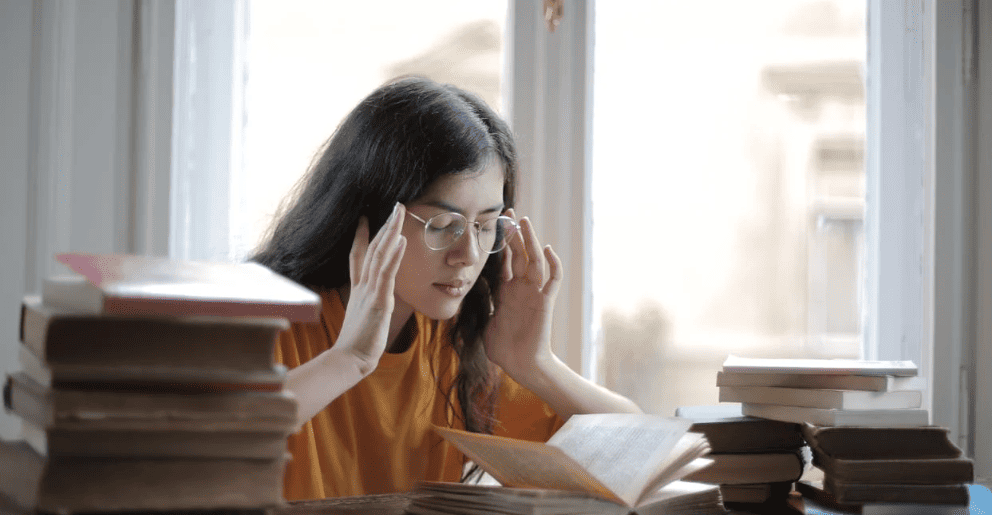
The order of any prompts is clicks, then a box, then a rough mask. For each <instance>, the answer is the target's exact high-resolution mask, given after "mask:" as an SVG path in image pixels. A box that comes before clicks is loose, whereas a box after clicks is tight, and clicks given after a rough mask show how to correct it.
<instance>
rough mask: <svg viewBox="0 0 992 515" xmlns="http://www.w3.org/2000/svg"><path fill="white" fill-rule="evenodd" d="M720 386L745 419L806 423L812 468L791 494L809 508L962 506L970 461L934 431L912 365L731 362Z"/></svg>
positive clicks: (720, 378)
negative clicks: (814, 505) (810, 502)
mask: <svg viewBox="0 0 992 515" xmlns="http://www.w3.org/2000/svg"><path fill="white" fill-rule="evenodd" d="M717 385H718V387H719V390H720V400H721V401H727V402H740V403H742V410H741V411H742V413H743V414H745V415H750V416H754V417H761V418H767V419H771V420H778V421H784V422H791V423H799V424H802V433H803V436H804V439H805V441H806V443H807V445H808V446H809V448H810V451H811V455H812V462H813V465H814V467H813V468H812V469H811V470H810V474H807V475H806V476H804V477H803V478H802V480H800V481H799V482H797V483H796V489H797V490H798V491H800V493H802V494H803V495H804V496H806V497H810V498H812V499H813V500H814V501H817V502H820V503H821V504H825V505H830V506H832V507H834V508H837V509H841V510H844V511H855V512H863V508H864V507H866V506H871V507H873V508H874V507H878V506H882V505H887V504H900V505H904V506H909V505H910V504H913V503H926V504H930V505H948V506H961V505H966V504H968V488H967V485H966V483H969V482H971V481H972V480H973V469H972V463H971V460H969V459H967V458H963V457H962V456H961V451H960V449H958V448H957V447H956V446H955V445H953V443H951V442H950V440H949V439H948V437H947V429H946V428H942V427H939V426H934V425H931V424H930V420H929V419H930V417H929V413H928V411H927V410H926V409H924V408H922V407H921V406H922V402H923V394H924V391H925V390H926V388H925V386H926V385H925V384H924V382H923V378H921V377H918V376H917V367H916V365H915V364H914V363H912V362H910V361H868V360H853V359H753V358H750V359H749V358H741V357H736V356H730V357H728V358H727V360H726V361H725V362H724V365H723V370H722V371H720V372H719V373H718V376H717Z"/></svg>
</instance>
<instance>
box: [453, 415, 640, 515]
mask: <svg viewBox="0 0 992 515" xmlns="http://www.w3.org/2000/svg"><path fill="white" fill-rule="evenodd" d="M434 430H435V431H437V432H438V434H440V435H441V436H442V437H444V439H445V440H447V441H449V442H451V443H452V444H453V445H454V446H455V447H457V448H458V450H460V451H462V453H464V454H465V455H466V456H468V457H469V459H471V460H472V461H474V462H475V463H476V464H477V465H479V467H480V468H481V469H482V470H485V471H486V472H488V473H489V475H491V476H493V477H494V478H495V479H496V480H497V481H499V482H500V484H502V485H503V486H508V487H517V488H548V489H553V490H567V491H572V492H583V493H588V494H590V495H594V496H597V497H602V498H604V499H609V500H612V501H616V502H623V500H622V499H621V498H620V497H618V496H617V495H616V494H615V493H613V492H612V491H610V489H609V488H607V487H606V486H605V485H603V484H602V483H601V482H600V481H598V480H597V479H596V478H595V477H593V476H592V475H590V474H589V473H588V472H586V471H585V470H584V469H583V468H582V466H581V465H579V464H578V463H576V462H575V461H574V460H573V459H571V458H570V457H569V456H568V455H566V454H565V453H563V452H562V451H561V450H560V449H557V448H554V447H551V446H548V445H545V444H543V443H540V442H530V441H526V440H516V439H513V438H503V437H499V436H493V435H484V434H479V433H470V432H467V431H461V430H458V429H451V428H446V427H440V426H434Z"/></svg>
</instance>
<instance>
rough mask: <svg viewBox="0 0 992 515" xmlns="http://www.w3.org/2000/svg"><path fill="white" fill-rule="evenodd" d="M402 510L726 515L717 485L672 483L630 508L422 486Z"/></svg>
mask: <svg viewBox="0 0 992 515" xmlns="http://www.w3.org/2000/svg"><path fill="white" fill-rule="evenodd" d="M414 494H415V495H414V497H413V499H412V500H411V502H410V504H409V505H408V506H407V507H406V510H407V512H408V513H412V514H414V515H448V514H456V513H457V514H480V515H481V514H488V513H499V514H502V515H515V514H521V515H522V514H549V515H550V514H590V515H592V514H597V515H598V514H603V515H628V514H636V515H654V514H657V515H663V514H680V513H686V514H688V513H692V514H699V515H707V514H714V515H716V514H724V513H727V511H726V509H725V508H724V507H723V504H722V503H721V501H720V491H719V489H718V488H717V487H716V486H712V485H703V484H700V483H691V482H686V481H674V482H672V483H669V484H667V485H665V487H663V488H661V489H660V490H658V491H656V492H654V493H652V494H651V495H650V496H649V497H647V498H645V499H644V500H642V504H641V505H640V506H638V507H633V508H632V507H628V506H624V505H622V504H619V503H615V502H610V501H607V500H604V499H602V498H598V497H594V496H589V495H587V494H583V493H581V492H572V491H565V490H553V489H536V488H513V487H501V486H492V485H472V484H463V483H439V482H423V483H419V484H417V486H416V487H415V488H414Z"/></svg>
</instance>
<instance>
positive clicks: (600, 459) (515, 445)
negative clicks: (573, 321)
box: [435, 414, 723, 513]
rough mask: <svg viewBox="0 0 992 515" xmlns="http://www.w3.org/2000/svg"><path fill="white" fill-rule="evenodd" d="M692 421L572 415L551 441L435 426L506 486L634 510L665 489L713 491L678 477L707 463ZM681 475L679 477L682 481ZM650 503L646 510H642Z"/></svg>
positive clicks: (715, 501) (661, 496) (717, 508)
mask: <svg viewBox="0 0 992 515" xmlns="http://www.w3.org/2000/svg"><path fill="white" fill-rule="evenodd" d="M690 425H691V422H690V421H688V420H684V419H679V418H670V417H661V416H656V415H637V414H599V415H574V416H572V417H571V418H570V419H569V420H568V421H567V422H566V423H565V425H564V426H562V427H561V429H559V430H558V432H556V433H555V434H554V435H553V436H552V437H551V439H550V440H548V442H547V443H540V442H530V441H524V440H516V439H512V438H503V437H498V436H492V435H483V434H477V433H469V432H465V431H460V430H456V429H450V428H443V427H437V426H435V430H436V431H437V432H438V433H439V434H441V436H443V437H444V438H445V439H446V440H448V441H449V442H451V443H452V444H453V445H455V446H456V447H457V448H458V449H459V450H461V451H462V452H463V453H464V454H465V455H466V456H468V457H469V458H470V459H471V460H473V461H474V462H475V463H476V464H478V465H479V467H480V468H482V469H483V470H485V471H486V472H488V473H489V474H490V475H491V476H493V478H495V479H496V480H497V481H499V482H500V484H502V485H503V486H504V487H510V488H520V489H544V490H553V491H563V492H573V493H579V494H582V495H583V496H587V497H595V498H599V499H602V500H606V501H611V502H612V503H614V504H617V505H620V506H622V507H625V508H627V511H630V510H635V509H636V510H637V512H638V513H642V511H641V508H647V505H649V504H651V503H653V502H655V501H664V500H667V502H673V500H672V498H673V497H679V496H678V495H674V496H673V495H666V492H665V491H664V490H663V489H664V488H665V487H666V486H668V487H669V488H668V489H667V490H668V491H672V492H675V491H684V492H685V493H686V495H697V496H698V495H702V496H703V497H706V496H707V495H710V496H712V497H711V499H712V501H711V504H710V506H711V507H712V508H713V509H712V510H711V511H713V512H716V513H722V512H723V507H722V504H721V503H720V500H719V496H718V495H717V494H714V493H713V492H708V490H714V491H715V490H716V486H715V485H714V486H713V487H712V488H707V487H700V488H691V487H689V488H686V487H685V485H681V484H675V483H676V482H678V480H679V479H681V478H683V477H685V476H686V475H688V474H690V473H692V472H695V471H697V470H700V469H702V468H704V467H706V466H707V465H709V464H710V460H708V459H706V458H703V456H704V455H706V454H707V453H708V452H709V444H708V442H707V440H706V437H705V436H704V435H702V434H700V433H689V432H688V429H689V426H690ZM679 483H681V482H679ZM645 511H647V510H645Z"/></svg>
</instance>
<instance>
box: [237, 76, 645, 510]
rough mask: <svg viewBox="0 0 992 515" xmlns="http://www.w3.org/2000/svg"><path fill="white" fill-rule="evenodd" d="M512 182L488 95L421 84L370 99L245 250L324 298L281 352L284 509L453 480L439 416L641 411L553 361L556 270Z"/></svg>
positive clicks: (502, 129) (550, 424) (455, 461)
mask: <svg viewBox="0 0 992 515" xmlns="http://www.w3.org/2000/svg"><path fill="white" fill-rule="evenodd" d="M516 173H517V159H516V154H515V149H514V143H513V138H512V135H511V134H510V131H509V128H508V127H507V125H506V124H505V123H504V122H503V121H502V120H500V119H499V118H498V117H497V115H496V114H495V113H494V112H493V111H492V110H491V109H490V108H489V107H488V106H486V105H485V103H483V102H482V101H481V100H480V99H479V98H478V97H476V96H474V95H472V94H470V93H467V92H465V91H462V90H460V89H458V88H455V87H453V86H450V85H444V84H437V83H435V82H432V81H430V80H426V79H420V78H405V79H400V80H396V81H393V82H391V83H388V84H386V85H384V86H382V87H380V88H379V89H377V90H376V91H374V92H373V93H372V94H370V95H369V96H368V97H367V98H366V99H364V100H363V101H362V102H361V103H360V104H359V105H358V106H357V107H355V109H354V110H353V111H352V112H351V113H350V114H349V115H348V116H347V117H346V118H345V120H344V121H343V122H342V124H341V125H340V127H339V128H338V129H337V131H335V133H334V134H333V135H332V136H331V138H330V139H329V140H328V142H327V143H326V144H325V147H324V149H323V151H322V153H321V154H320V155H319V157H318V158H317V159H316V160H315V162H314V163H313V164H312V166H311V169H310V170H309V173H308V174H307V176H306V177H305V178H304V179H303V181H302V182H301V183H300V186H299V191H298V193H297V195H296V197H295V200H294V201H293V203H292V204H290V205H289V206H288V209H287V210H286V211H285V213H284V214H283V215H282V216H281V217H280V219H279V220H278V221H277V223H276V224H275V225H274V228H273V231H272V233H271V235H270V237H269V238H268V240H267V241H266V242H265V243H264V244H263V245H262V247H261V248H260V249H259V251H258V252H257V254H256V255H255V256H254V258H253V259H254V260H255V261H257V262H259V263H262V264H264V265H267V266H268V267H270V268H272V269H273V270H275V271H276V272H279V273H281V274H283V275H285V276H287V277H289V278H291V279H294V280H296V281H297V282H299V283H301V284H303V285H305V286H307V287H310V288H312V289H314V290H315V291H317V292H319V293H320V295H321V299H322V302H323V314H322V319H321V322H320V324H296V325H294V326H293V327H292V328H291V330H290V331H287V332H286V333H284V334H283V335H282V337H281V340H280V342H279V345H278V349H277V359H279V360H280V362H282V363H284V364H285V365H286V366H287V367H289V368H290V371H289V376H288V379H287V388H288V389H289V390H291V391H292V392H293V393H294V394H295V395H296V398H297V400H298V402H299V417H298V420H299V423H300V425H301V426H302V427H301V430H300V431H299V432H298V433H296V434H294V435H292V436H291V437H290V442H289V450H290V452H291V454H292V461H291V462H290V464H289V466H288V468H287V473H286V483H285V496H286V498H287V499H290V500H292V499H314V498H323V497H332V496H344V495H359V494H371V493H385V492H398V491H407V490H410V489H412V487H413V485H414V483H416V482H417V481H420V480H433V481H458V480H459V479H460V478H462V476H463V470H464V465H465V458H464V456H463V455H462V454H461V453H460V452H458V451H457V449H455V448H454V447H452V446H449V445H448V444H446V443H445V442H444V441H443V440H442V439H441V438H440V437H439V436H438V435H437V434H436V433H435V432H434V431H433V430H432V425H434V424H437V425H442V426H448V427H455V428H459V429H466V430H469V431H475V432H483V433H493V434H499V435H504V436H511V437H515V438H525V439H531V440H542V441H543V440H546V439H547V438H548V437H550V435H551V434H552V433H553V432H554V431H555V430H556V429H557V428H558V427H560V425H561V424H562V423H563V421H564V420H566V419H568V417H570V416H571V415H573V414H576V413H595V412H637V411H639V409H638V407H637V406H636V405H634V404H633V403H632V402H631V401H629V400H627V399H625V398H623V397H621V396H619V395H617V394H614V393H612V392H610V391H608V390H606V389H604V388H602V387H600V386H598V385H596V384H594V383H592V382H589V381H587V380H586V379H584V378H583V377H582V376H580V375H578V374H576V373H575V372H573V371H572V370H571V369H569V368H568V367H567V366H566V365H565V364H564V363H563V362H562V361H561V360H559V359H558V358H557V357H556V356H555V355H554V354H553V353H552V352H551V347H550V333H551V315H552V309H553V306H554V302H555V296H556V294H557V291H558V286H559V283H560V280H561V276H562V267H561V261H560V260H559V258H558V256H557V255H555V253H554V251H553V250H551V248H550V246H548V247H544V248H542V247H541V245H540V243H539V242H538V240H537V237H536V234H535V232H534V228H533V226H532V225H531V222H530V221H529V220H528V219H527V218H526V217H524V218H523V219H520V220H517V218H516V214H515V213H514V211H513V209H512V208H513V201H514V184H515V176H516ZM370 235H374V236H372V237H371V241H370ZM548 270H550V273H548V272H547V271H548Z"/></svg>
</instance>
